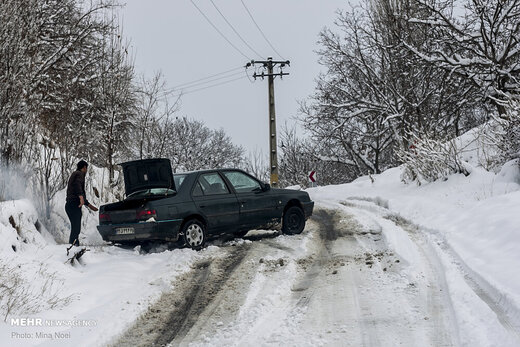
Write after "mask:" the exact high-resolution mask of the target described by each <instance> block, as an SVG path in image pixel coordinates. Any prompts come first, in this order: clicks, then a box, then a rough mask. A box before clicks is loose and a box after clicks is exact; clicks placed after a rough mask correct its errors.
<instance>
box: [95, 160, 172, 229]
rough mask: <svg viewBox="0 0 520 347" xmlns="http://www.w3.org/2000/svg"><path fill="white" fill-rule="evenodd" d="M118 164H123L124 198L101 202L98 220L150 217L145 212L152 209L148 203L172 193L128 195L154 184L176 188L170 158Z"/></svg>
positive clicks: (112, 221) (122, 220) (117, 221)
mask: <svg viewBox="0 0 520 347" xmlns="http://www.w3.org/2000/svg"><path fill="white" fill-rule="evenodd" d="M120 165H121V166H122V167H123V176H124V180H125V193H126V195H127V198H126V199H125V200H123V201H119V202H115V203H112V204H107V205H103V206H101V208H100V211H99V222H100V224H119V223H133V222H140V221H143V220H146V219H148V218H149V217H148V216H147V214H146V212H147V211H148V212H151V210H148V209H147V203H148V202H149V201H153V200H158V199H163V198H165V197H169V196H171V195H147V196H146V197H142V198H135V197H131V196H130V197H128V196H129V195H130V194H132V193H138V192H141V191H145V190H149V189H155V188H165V189H171V190H172V191H173V190H174V189H175V183H174V180H173V174H172V169H171V164H170V160H169V159H144V160H135V161H130V162H126V163H122V164H120ZM134 195H135V194H134ZM153 214H155V213H153ZM151 215H152V214H150V216H151ZM147 217H148V218H147Z"/></svg>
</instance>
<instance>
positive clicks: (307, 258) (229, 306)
mask: <svg viewBox="0 0 520 347" xmlns="http://www.w3.org/2000/svg"><path fill="white" fill-rule="evenodd" d="M247 239H249V240H247ZM434 241H435V240H434V239H432V238H431V237H430V236H428V235H427V234H425V233H423V232H421V231H419V230H418V229H417V228H416V227H414V226H413V225H411V224H410V223H408V222H407V221H405V220H404V219H402V218H400V217H397V216H395V215H392V214H390V213H388V211H386V210H385V209H384V208H382V207H380V206H378V205H377V204H375V203H373V202H370V201H363V200H348V201H345V202H343V203H342V204H321V205H317V207H316V210H315V214H314V216H313V217H312V219H311V220H310V221H309V222H308V225H307V228H306V230H305V232H304V233H303V234H302V235H298V236H277V235H276V234H272V233H269V232H262V231H258V232H252V233H250V235H248V236H247V237H246V241H245V242H230V243H229V242H228V243H224V244H223V245H221V246H220V249H221V252H216V253H212V254H210V255H208V256H207V257H205V258H204V259H202V260H199V261H198V262H196V263H195V264H194V265H193V266H192V269H191V271H189V272H187V273H186V274H185V275H184V276H182V277H181V278H179V279H177V280H176V282H175V283H174V289H173V291H171V292H168V293H166V294H163V296H162V297H161V298H160V299H159V300H158V302H157V303H156V304H155V305H154V306H153V307H151V308H150V309H149V310H148V312H147V313H146V314H145V315H144V316H143V317H141V318H140V319H139V320H138V321H137V322H136V323H135V324H134V325H133V326H132V327H130V328H129V329H128V330H127V332H126V333H125V334H124V335H123V336H122V337H121V338H120V339H119V340H118V342H117V343H116V345H127V344H128V343H130V342H132V344H134V345H141V346H148V345H152V344H155V345H167V344H171V345H174V346H177V345H208V346H210V345H211V346H213V345H220V346H224V345H226V346H227V345H237V346H239V345H251V344H255V345H282V344H283V345H294V346H302V345H305V346H315V345H342V346H396V345H404V346H459V345H494V344H496V345H500V346H507V345H511V346H514V345H518V343H519V342H520V339H519V338H518V326H517V325H516V323H515V320H514V319H512V318H511V317H509V316H507V315H506V314H505V311H504V310H501V309H500V307H499V306H497V305H495V306H496V307H493V305H489V303H486V300H485V298H486V295H487V294H485V293H486V291H485V290H484V289H483V288H481V287H480V286H479V285H478V284H477V283H478V281H477V280H474V281H473V282H471V281H470V279H471V276H470V275H468V274H467V273H463V272H462V270H461V269H460V266H459V267H457V266H455V265H454V264H451V263H450V262H451V261H452V259H451V258H449V255H448V253H449V252H447V251H443V250H441V248H442V247H441V246H442V243H441V242H434ZM439 245H441V246H439ZM439 252H441V253H439ZM446 262H448V263H449V264H446ZM446 276H449V279H447V277H446ZM458 280H460V282H457V281H458ZM468 282H471V283H468ZM449 283H451V285H450V284H449ZM471 284H472V285H471ZM479 291H480V293H479ZM475 300H476V303H475V302H472V301H475ZM467 304H470V305H469V306H471V307H476V310H478V312H476V311H475V309H474V308H471V309H470V308H468V307H466V305H467ZM479 305H480V306H479ZM476 313H477V314H478V315H477V316H474V315H475V314H476ZM479 315H480V316H479Z"/></svg>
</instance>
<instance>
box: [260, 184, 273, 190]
mask: <svg viewBox="0 0 520 347" xmlns="http://www.w3.org/2000/svg"><path fill="white" fill-rule="evenodd" d="M270 189H271V185H270V184H269V183H263V184H262V190H263V191H264V192H267V191H268V190H270Z"/></svg>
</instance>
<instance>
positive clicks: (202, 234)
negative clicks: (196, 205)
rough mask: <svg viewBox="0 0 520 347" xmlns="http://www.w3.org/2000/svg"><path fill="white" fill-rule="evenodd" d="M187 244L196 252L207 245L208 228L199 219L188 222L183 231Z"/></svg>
mask: <svg viewBox="0 0 520 347" xmlns="http://www.w3.org/2000/svg"><path fill="white" fill-rule="evenodd" d="M182 232H183V235H184V242H185V244H186V245H187V246H188V247H190V248H191V249H194V250H199V249H202V248H203V247H204V245H205V244H206V228H205V227H204V224H202V223H201V222H200V221H199V220H197V219H192V220H189V221H188V222H186V224H185V225H184V227H183V229H182Z"/></svg>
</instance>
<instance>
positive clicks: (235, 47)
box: [190, 0, 251, 59]
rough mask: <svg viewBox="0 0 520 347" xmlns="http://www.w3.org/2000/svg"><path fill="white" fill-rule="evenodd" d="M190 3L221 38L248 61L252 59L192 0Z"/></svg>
mask: <svg viewBox="0 0 520 347" xmlns="http://www.w3.org/2000/svg"><path fill="white" fill-rule="evenodd" d="M190 2H191V3H192V5H193V6H195V8H196V9H197V10H198V11H199V12H200V14H201V15H202V16H203V17H204V18H205V19H206V20H207V21H208V23H209V24H210V25H211V26H212V27H213V29H215V30H216V31H217V32H218V33H219V34H220V36H222V37H223V38H224V40H226V41H227V43H229V44H230V45H231V47H233V48H234V49H235V50H236V51H237V52H238V53H240V54H241V55H242V56H243V57H244V58H246V59H251V58H250V57H248V56H247V55H245V54H244V52H242V51H241V50H240V49H239V48H238V47H237V46H235V45H234V44H233V43H232V42H231V41H229V40H228V38H227V37H226V35H224V34H223V33H222V32H221V31H220V30H219V29H218V28H217V27H216V26H215V24H213V22H212V21H211V20H210V19H209V18H208V16H206V14H205V13H204V12H203V11H202V10H201V9H200V8H199V7H198V6H197V5H196V4H195V3H194V2H193V0H190Z"/></svg>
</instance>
